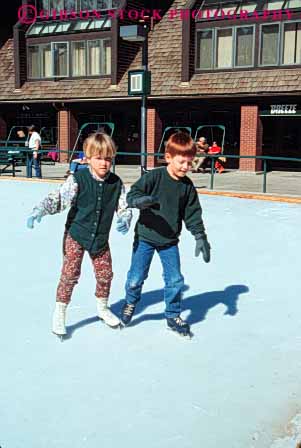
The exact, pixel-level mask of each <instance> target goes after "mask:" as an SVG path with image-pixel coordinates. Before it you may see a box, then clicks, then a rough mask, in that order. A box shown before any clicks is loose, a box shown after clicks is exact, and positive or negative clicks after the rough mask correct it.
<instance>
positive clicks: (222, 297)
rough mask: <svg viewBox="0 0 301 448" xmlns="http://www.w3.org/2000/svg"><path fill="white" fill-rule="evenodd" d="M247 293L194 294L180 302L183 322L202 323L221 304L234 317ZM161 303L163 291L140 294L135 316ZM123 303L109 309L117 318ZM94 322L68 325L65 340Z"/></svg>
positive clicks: (235, 288) (239, 289)
mask: <svg viewBox="0 0 301 448" xmlns="http://www.w3.org/2000/svg"><path fill="white" fill-rule="evenodd" d="M187 289H189V287H185V289H184V291H185V290H187ZM248 291H249V288H248V287H247V286H245V285H231V286H227V287H226V288H225V289H224V290H222V291H210V292H205V293H203V294H195V295H194V296H190V297H186V298H184V299H183V300H182V311H183V312H184V311H187V310H189V311H190V313H189V315H188V317H187V318H185V320H186V321H187V322H188V323H189V324H190V325H193V324H196V323H198V322H202V321H203V320H205V319H206V315H207V313H208V311H209V310H210V309H211V308H214V307H215V306H217V305H220V304H223V305H225V307H226V311H225V312H224V315H228V316H235V315H236V314H237V312H238V309H237V302H238V299H239V296H240V294H244V293H246V292H248ZM160 302H162V307H163V308H164V301H163V289H158V290H156V291H149V292H146V293H144V294H142V297H141V301H140V302H139V303H138V304H137V307H136V311H135V316H137V315H138V314H141V313H142V312H143V311H144V310H145V309H147V308H148V307H149V306H152V305H155V304H156V303H160ZM123 303H124V300H120V301H119V302H116V303H114V304H112V306H111V309H112V311H113V313H115V314H116V315H117V316H119V315H120V312H121V307H122V305H123ZM164 318H165V315H164V313H163V312H162V313H152V314H151V313H148V314H142V315H141V316H138V317H136V318H135V317H134V319H133V321H132V322H131V326H132V327H133V326H135V325H138V324H140V323H141V322H143V321H147V320H161V319H164ZM96 322H99V318H98V317H97V316H93V317H89V318H87V319H83V320H81V321H79V322H77V323H76V324H73V325H69V326H68V327H67V332H68V333H67V336H65V339H70V338H71V337H72V335H73V333H74V332H75V331H77V330H79V329H80V328H83V327H85V326H86V325H91V324H94V323H96Z"/></svg>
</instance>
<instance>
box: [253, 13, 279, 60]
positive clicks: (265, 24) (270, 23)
mask: <svg viewBox="0 0 301 448" xmlns="http://www.w3.org/2000/svg"><path fill="white" fill-rule="evenodd" d="M272 25H278V27H279V32H278V44H277V62H276V64H261V44H262V28H263V27H264V26H272ZM281 40H282V36H281V22H266V23H260V24H259V44H258V67H259V68H261V67H279V66H280V67H281V64H280V46H281Z"/></svg>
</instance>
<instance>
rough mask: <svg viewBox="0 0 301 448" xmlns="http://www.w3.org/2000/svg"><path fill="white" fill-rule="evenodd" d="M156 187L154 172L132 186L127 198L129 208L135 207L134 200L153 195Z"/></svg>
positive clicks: (142, 177) (145, 175)
mask: <svg viewBox="0 0 301 448" xmlns="http://www.w3.org/2000/svg"><path fill="white" fill-rule="evenodd" d="M153 187H154V176H153V173H152V171H150V172H149V173H146V174H144V175H143V176H141V177H140V179H138V180H137V182H135V183H134V184H133V185H132V186H131V189H130V191H129V192H128V194H127V196H126V200H127V203H128V206H129V207H133V200H135V199H138V198H141V197H142V196H146V195H151V194H152V190H153Z"/></svg>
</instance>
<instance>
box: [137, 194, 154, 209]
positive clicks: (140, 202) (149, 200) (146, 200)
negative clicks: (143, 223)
mask: <svg viewBox="0 0 301 448" xmlns="http://www.w3.org/2000/svg"><path fill="white" fill-rule="evenodd" d="M154 205H159V198H158V197H157V196H141V197H140V198H137V199H133V201H132V207H134V208H139V210H144V209H146V208H150V207H153V206H154Z"/></svg>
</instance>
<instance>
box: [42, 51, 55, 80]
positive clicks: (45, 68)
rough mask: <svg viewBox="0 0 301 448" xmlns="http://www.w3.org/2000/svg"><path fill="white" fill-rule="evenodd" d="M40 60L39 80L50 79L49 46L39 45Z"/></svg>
mask: <svg viewBox="0 0 301 448" xmlns="http://www.w3.org/2000/svg"><path fill="white" fill-rule="evenodd" d="M40 59H41V78H51V76H52V61H51V44H46V45H40Z"/></svg>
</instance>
